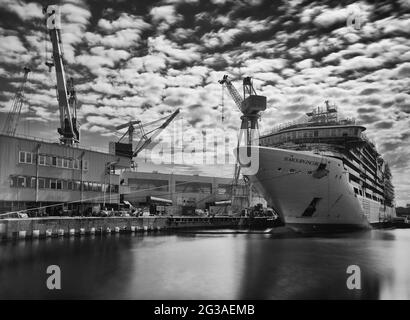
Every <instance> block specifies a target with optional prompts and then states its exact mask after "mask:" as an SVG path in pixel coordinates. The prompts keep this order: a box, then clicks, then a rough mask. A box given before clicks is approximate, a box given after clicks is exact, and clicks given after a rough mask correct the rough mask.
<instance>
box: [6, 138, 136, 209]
mask: <svg viewBox="0 0 410 320" xmlns="http://www.w3.org/2000/svg"><path fill="white" fill-rule="evenodd" d="M0 150H1V153H0V194H1V199H0V212H10V211H17V210H22V209H29V208H38V207H44V208H43V210H42V211H43V212H47V213H51V214H52V213H56V211H58V210H62V209H63V208H64V209H68V210H74V211H80V210H81V211H84V210H87V209H88V208H91V207H92V206H96V205H99V206H100V205H110V204H112V205H114V204H118V203H119V184H120V176H119V175H118V174H115V172H114V170H113V168H114V167H115V168H117V169H118V168H127V167H129V166H130V159H129V158H127V157H121V156H115V155H114V154H109V153H103V152H99V151H93V150H90V149H86V148H81V147H75V146H70V147H68V146H65V145H61V144H58V143H52V142H48V141H45V140H40V139H34V138H22V137H19V136H8V135H3V134H0ZM57 204H60V205H57Z"/></svg>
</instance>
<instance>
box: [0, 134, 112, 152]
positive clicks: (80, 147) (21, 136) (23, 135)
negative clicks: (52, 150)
mask: <svg viewBox="0 0 410 320" xmlns="http://www.w3.org/2000/svg"><path fill="white" fill-rule="evenodd" d="M0 136H5V137H10V138H21V139H27V140H35V141H38V142H44V143H52V144H58V145H62V144H60V143H59V142H58V140H51V139H46V138H39V137H35V136H29V135H26V134H21V133H16V134H14V135H13V136H11V135H8V134H6V133H3V132H1V133H0ZM72 147H73V148H76V149H84V150H89V151H95V152H101V153H108V150H107V149H104V148H97V147H90V146H83V145H75V144H74V145H72Z"/></svg>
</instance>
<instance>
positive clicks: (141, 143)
mask: <svg viewBox="0 0 410 320" xmlns="http://www.w3.org/2000/svg"><path fill="white" fill-rule="evenodd" d="M179 111H180V110H179V109H177V110H176V111H174V113H173V114H171V115H170V116H169V118H168V119H167V120H165V121H164V123H163V124H161V125H160V126H159V127H158V128H156V129H155V130H152V131H151V132H153V131H155V132H154V133H153V134H152V135H151V136H150V137H147V136H146V135H144V136H143V137H142V138H141V140H140V141H139V142H138V145H137V147H136V148H135V151H134V153H133V155H132V157H136V156H137V155H138V154H139V153H140V152H141V151H142V150H143V149H145V147H146V146H148V145H149V144H150V143H151V142H152V140H154V139H155V138H156V137H157V136H158V135H159V134H160V133H161V132H162V131H163V130H164V129H165V128H166V127H168V125H169V124H170V123H171V121H172V120H174V118H175V117H176V116H177V115H178V113H179Z"/></svg>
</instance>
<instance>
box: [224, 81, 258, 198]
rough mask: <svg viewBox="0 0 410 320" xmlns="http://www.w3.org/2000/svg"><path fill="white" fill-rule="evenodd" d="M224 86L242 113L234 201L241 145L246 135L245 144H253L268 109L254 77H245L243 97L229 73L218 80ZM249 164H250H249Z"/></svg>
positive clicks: (239, 168) (233, 184)
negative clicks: (254, 82)
mask: <svg viewBox="0 0 410 320" xmlns="http://www.w3.org/2000/svg"><path fill="white" fill-rule="evenodd" d="M218 82H219V83H220V84H221V85H222V86H225V87H226V88H227V89H228V92H229V94H230V95H231V97H232V99H233V100H234V102H235V105H236V106H237V107H238V109H239V111H240V112H241V113H242V116H241V120H242V121H241V129H240V131H239V136H238V142H237V148H236V162H235V172H234V177H233V183H232V191H231V192H232V203H233V199H234V197H235V193H236V189H237V186H238V180H239V175H240V171H241V166H242V164H241V163H240V158H239V146H240V144H241V142H242V140H243V138H244V135H245V146H248V147H249V146H251V145H252V142H253V140H254V138H255V137H254V132H255V130H258V119H259V117H260V112H261V111H264V110H265V109H266V97H265V96H259V95H257V94H256V91H255V89H254V87H253V83H252V78H251V77H245V78H244V79H243V83H242V84H243V98H242V97H241V95H240V93H239V92H238V90H237V89H236V88H235V86H234V85H233V84H232V82H231V81H230V79H229V78H228V75H224V76H223V78H222V79H221V80H219V81H218ZM247 165H249V164H247ZM245 166H246V165H245Z"/></svg>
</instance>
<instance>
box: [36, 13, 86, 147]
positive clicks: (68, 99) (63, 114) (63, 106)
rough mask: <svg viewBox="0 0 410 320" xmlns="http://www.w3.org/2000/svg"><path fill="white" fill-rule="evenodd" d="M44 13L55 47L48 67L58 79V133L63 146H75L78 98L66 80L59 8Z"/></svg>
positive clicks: (77, 134) (78, 139) (76, 141)
mask: <svg viewBox="0 0 410 320" xmlns="http://www.w3.org/2000/svg"><path fill="white" fill-rule="evenodd" d="M43 12H44V14H45V15H46V21H47V28H48V32H49V36H50V40H51V44H52V47H53V53H52V55H53V61H52V62H51V61H47V62H46V65H47V66H48V67H49V68H50V70H51V67H53V66H54V67H55V72H56V79H57V100H58V106H59V109H60V128H58V129H57V132H58V133H59V134H60V141H61V143H62V144H65V145H73V144H74V143H79V141H80V135H79V131H78V124H77V115H76V113H77V111H76V110H77V106H76V103H75V102H76V97H75V90H74V86H73V84H72V83H71V85H70V88H69V87H68V85H67V82H66V78H65V71H64V61H63V53H62V42H61V30H60V29H59V25H58V23H56V21H57V19H59V17H57V14H58V12H57V6H54V5H50V6H46V7H45V8H44V9H43Z"/></svg>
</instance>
